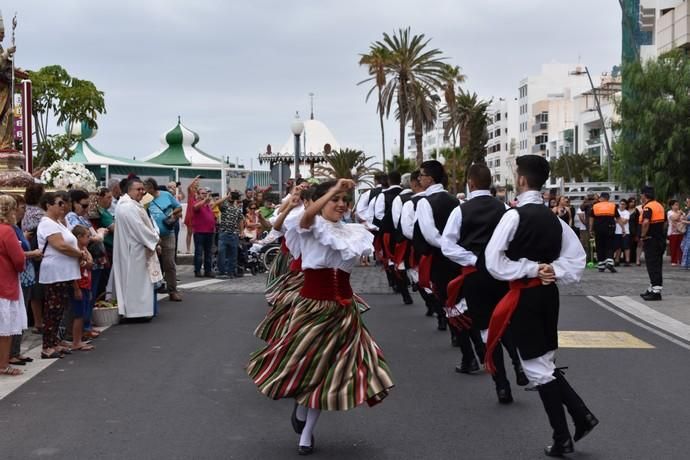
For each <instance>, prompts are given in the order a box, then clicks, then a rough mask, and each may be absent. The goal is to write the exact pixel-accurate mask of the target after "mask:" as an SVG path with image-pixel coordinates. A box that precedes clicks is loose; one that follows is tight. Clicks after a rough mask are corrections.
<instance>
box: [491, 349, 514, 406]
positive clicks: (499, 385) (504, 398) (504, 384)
mask: <svg viewBox="0 0 690 460" xmlns="http://www.w3.org/2000/svg"><path fill="white" fill-rule="evenodd" d="M493 360H494V367H495V368H496V373H495V374H494V375H492V378H493V379H494V383H495V384H496V396H497V397H498V402H499V403H500V404H510V403H512V402H513V395H512V393H511V391H510V382H508V378H507V377H506V367H505V363H504V361H503V349H501V347H496V348H495V349H494V352H493Z"/></svg>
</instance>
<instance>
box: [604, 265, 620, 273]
mask: <svg viewBox="0 0 690 460" xmlns="http://www.w3.org/2000/svg"><path fill="white" fill-rule="evenodd" d="M606 269H607V270H608V271H610V272H611V273H617V272H618V270H616V269H615V268H614V266H613V265H607V266H606Z"/></svg>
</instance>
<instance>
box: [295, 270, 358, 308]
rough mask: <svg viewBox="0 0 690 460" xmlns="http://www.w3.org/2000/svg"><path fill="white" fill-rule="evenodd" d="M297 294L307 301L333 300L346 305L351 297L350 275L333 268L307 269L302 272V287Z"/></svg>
mask: <svg viewBox="0 0 690 460" xmlns="http://www.w3.org/2000/svg"><path fill="white" fill-rule="evenodd" d="M299 294H300V295H301V296H302V297H305V298H307V299H314V300H335V301H337V302H339V303H341V304H347V303H349V302H350V301H351V300H352V295H353V294H352V287H350V274H349V273H348V272H345V271H342V270H339V269H335V268H319V269H311V268H308V269H306V270H304V286H302V289H301V290H300V291H299Z"/></svg>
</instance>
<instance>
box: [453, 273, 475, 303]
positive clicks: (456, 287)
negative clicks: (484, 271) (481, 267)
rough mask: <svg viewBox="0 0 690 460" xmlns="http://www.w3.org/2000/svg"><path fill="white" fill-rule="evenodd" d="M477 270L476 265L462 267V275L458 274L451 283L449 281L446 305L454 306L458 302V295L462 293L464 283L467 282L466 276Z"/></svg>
mask: <svg viewBox="0 0 690 460" xmlns="http://www.w3.org/2000/svg"><path fill="white" fill-rule="evenodd" d="M476 271H477V269H476V267H472V266H467V267H462V272H461V273H460V275H458V276H456V277H455V278H453V280H452V281H451V282H450V283H448V289H447V291H448V300H447V301H446V307H448V308H453V307H454V306H455V304H456V303H458V295H460V290H461V289H462V285H463V284H464V283H465V278H466V277H467V276H468V275H470V274H472V273H474V272H476Z"/></svg>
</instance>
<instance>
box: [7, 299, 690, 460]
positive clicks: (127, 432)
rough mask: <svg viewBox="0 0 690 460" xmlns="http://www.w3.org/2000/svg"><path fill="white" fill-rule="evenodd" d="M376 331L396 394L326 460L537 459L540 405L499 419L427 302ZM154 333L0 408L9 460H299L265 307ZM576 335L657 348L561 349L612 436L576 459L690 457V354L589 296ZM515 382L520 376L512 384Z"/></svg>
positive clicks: (334, 443) (124, 342)
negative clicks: (264, 361)
mask: <svg viewBox="0 0 690 460" xmlns="http://www.w3.org/2000/svg"><path fill="white" fill-rule="evenodd" d="M367 299H368V301H369V303H370V304H371V306H372V310H371V311H369V312H368V313H366V316H365V318H366V323H367V325H368V327H369V328H370V330H371V332H372V334H373V336H374V337H375V338H376V340H377V342H378V343H379V345H380V346H381V347H382V348H383V350H384V353H385V355H386V358H387V360H388V362H389V364H390V366H391V368H392V371H393V376H394V378H395V382H396V387H395V388H394V389H393V390H392V392H391V395H390V396H389V397H388V398H387V399H386V400H385V401H384V402H383V403H382V404H380V405H378V406H376V407H374V408H367V407H360V408H357V409H355V410H352V411H349V412H345V413H340V412H333V413H324V414H322V416H321V418H320V420H319V424H318V426H317V428H316V432H315V437H316V449H317V450H316V452H315V455H314V456H313V458H329V459H355V458H361V459H456V458H466V459H508V458H510V459H538V458H543V455H542V454H541V450H542V448H543V446H544V445H545V444H546V443H547V442H548V441H549V440H550V428H549V426H548V422H547V419H546V416H545V414H544V412H543V409H542V406H541V402H540V400H539V397H538V395H537V394H536V393H535V392H525V391H523V390H522V389H518V388H516V387H515V386H514V387H513V393H514V397H515V400H516V401H515V403H514V404H512V405H511V406H507V407H506V406H499V405H498V404H497V402H496V400H495V394H494V391H493V385H492V383H491V380H490V377H489V376H488V375H487V374H480V375H473V376H466V375H460V374H456V373H455V372H454V366H455V364H456V361H457V359H458V353H459V352H458V351H457V349H454V348H451V347H450V345H449V338H448V335H447V334H446V333H442V332H438V331H436V330H435V327H434V326H435V320H433V319H430V318H426V317H424V315H423V311H424V308H423V307H422V306H421V303H417V304H416V305H412V306H403V305H400V304H399V301H398V298H396V297H393V296H386V295H369V296H367ZM161 307H162V308H161V310H162V314H161V315H160V317H158V318H156V319H154V320H153V321H152V322H151V323H142V324H125V325H119V326H116V327H113V328H111V329H110V330H108V331H107V332H106V333H105V334H104V335H103V336H102V337H101V338H100V339H98V340H97V342H96V346H97V349H96V351H94V352H91V353H81V354H75V355H72V356H71V357H68V358H66V359H63V360H60V361H59V362H57V363H56V364H54V365H53V366H51V367H49V368H48V369H47V370H45V371H44V372H43V373H41V374H40V375H38V376H37V377H36V378H34V379H33V380H31V381H29V382H28V383H26V384H25V385H23V386H22V387H20V388H19V389H18V390H16V391H15V392H14V393H12V394H10V395H9V396H8V397H7V398H5V399H4V400H2V401H0V458H2V459H32V458H51V459H63V458H64V459H68V458H69V459H125V458H126V459H282V458H288V459H289V458H296V457H297V454H296V446H297V441H298V437H297V436H296V435H295V434H294V433H293V432H292V429H291V426H290V422H289V416H290V412H291V409H292V401H287V400H283V401H272V400H270V399H268V398H266V397H265V396H263V395H261V394H260V393H258V391H257V390H256V388H255V386H254V385H253V383H252V382H251V381H250V380H249V378H248V377H247V376H246V374H245V372H244V368H243V367H244V364H245V363H246V361H247V357H248V355H249V354H250V352H252V351H253V350H255V349H256V348H257V347H259V346H260V341H259V340H258V339H256V338H254V337H253V335H252V331H253V329H254V327H255V326H256V324H257V323H258V321H259V320H260V319H261V318H262V317H263V314H264V313H265V310H266V306H265V302H264V300H263V298H262V297H261V296H260V295H256V294H235V295H232V294H218V293H216V294H209V293H203V292H198V291H195V292H189V293H187V294H186V295H185V301H184V302H182V303H169V302H164V303H162V305H161ZM560 325H561V329H562V330H569V331H627V332H629V333H630V334H632V335H633V336H634V337H636V338H638V339H640V340H642V341H644V342H647V343H649V344H651V345H653V346H654V348H652V349H607V348H562V349H561V350H560V351H559V353H558V357H559V358H558V363H559V365H565V366H569V367H570V369H569V371H568V374H567V375H568V378H569V380H570V382H571V384H572V385H573V386H574V387H575V388H576V389H577V390H578V391H579V392H580V394H581V395H582V396H583V398H584V399H585V400H586V401H587V403H588V404H589V406H590V408H591V409H592V410H593V411H594V412H595V413H596V414H597V416H598V417H599V419H600V421H601V424H600V425H599V427H598V428H597V429H596V430H595V431H594V432H593V433H592V434H591V435H590V436H589V437H587V438H586V439H585V440H583V441H582V442H580V443H578V444H577V445H576V449H577V451H576V453H575V454H573V455H571V456H570V458H573V459H583V460H584V459H586V460H594V459H652V458H658V459H676V458H686V457H685V455H686V453H685V451H686V446H685V440H686V439H687V432H688V431H687V430H688V421H689V420H690V417H689V415H690V409H689V408H690V392H688V391H687V388H688V383H687V382H688V381H689V380H690V368H689V367H688V362H690V354H689V353H690V351H688V350H686V349H683V348H681V347H678V346H677V345H674V344H672V343H670V342H667V341H665V340H664V339H662V338H660V337H658V336H656V335H654V334H652V333H650V332H648V331H646V330H644V329H641V328H638V327H637V326H634V325H632V324H630V323H628V322H626V321H625V320H623V319H621V318H620V317H618V316H616V315H614V314H612V313H610V312H608V311H606V310H604V309H602V308H601V307H599V306H597V305H595V304H594V303H592V302H590V301H589V300H587V298H585V297H581V296H568V297H564V298H563V299H562V306H561V322H560ZM511 379H512V375H511Z"/></svg>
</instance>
